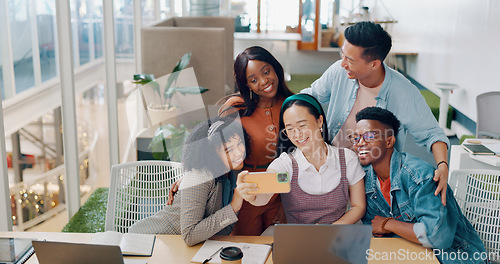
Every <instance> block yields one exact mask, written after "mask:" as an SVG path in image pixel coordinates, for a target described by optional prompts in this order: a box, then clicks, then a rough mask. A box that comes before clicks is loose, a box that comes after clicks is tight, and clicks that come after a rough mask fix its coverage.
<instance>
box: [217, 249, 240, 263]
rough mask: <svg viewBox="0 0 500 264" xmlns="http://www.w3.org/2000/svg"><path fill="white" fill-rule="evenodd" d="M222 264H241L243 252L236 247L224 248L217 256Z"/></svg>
mask: <svg viewBox="0 0 500 264" xmlns="http://www.w3.org/2000/svg"><path fill="white" fill-rule="evenodd" d="M219 256H220V259H221V260H222V264H241V259H242V258H243V252H241V249H240V248H238V247H225V248H223V249H222V251H221V252H220V254H219Z"/></svg>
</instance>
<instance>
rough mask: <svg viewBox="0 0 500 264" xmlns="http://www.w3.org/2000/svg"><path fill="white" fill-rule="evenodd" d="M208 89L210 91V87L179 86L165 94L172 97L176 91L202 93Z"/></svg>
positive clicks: (166, 96)
mask: <svg viewBox="0 0 500 264" xmlns="http://www.w3.org/2000/svg"><path fill="white" fill-rule="evenodd" d="M206 91H208V89H207V88H203V87H201V86H192V87H177V88H174V89H170V90H168V91H165V94H164V96H165V98H171V97H172V96H173V95H174V93H176V92H178V93H181V94H183V95H185V94H202V93H204V92H206Z"/></svg>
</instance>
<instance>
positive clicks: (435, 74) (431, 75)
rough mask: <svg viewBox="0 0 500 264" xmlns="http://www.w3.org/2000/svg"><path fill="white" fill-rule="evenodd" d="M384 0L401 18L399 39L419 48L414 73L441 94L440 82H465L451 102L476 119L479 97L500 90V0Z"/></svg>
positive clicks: (395, 33) (396, 33)
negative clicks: (436, 87) (437, 84)
mask: <svg viewBox="0 0 500 264" xmlns="http://www.w3.org/2000/svg"><path fill="white" fill-rule="evenodd" d="M383 3H384V4H385V5H386V7H387V9H388V10H389V12H390V13H391V14H392V16H393V17H394V18H395V19H396V20H398V21H399V22H398V23H397V24H395V25H394V26H393V28H392V35H393V37H394V42H398V41H399V42H400V43H404V45H405V46H408V47H410V48H412V49H415V50H416V51H418V56H416V58H415V59H413V60H410V61H409V62H410V63H409V69H408V71H409V74H410V76H411V77H413V78H414V79H415V80H417V81H418V82H419V83H421V84H422V85H424V86H425V87H427V88H428V89H430V90H431V91H433V92H434V93H436V94H437V95H439V94H440V92H439V91H437V89H435V87H433V85H434V83H438V82H449V83H455V84H457V85H459V86H460V89H459V90H456V91H455V92H453V94H452V95H451V96H450V104H451V105H452V106H453V107H455V108H456V109H458V110H459V111H460V112H462V113H463V114H465V115H467V116H468V117H469V118H471V119H472V120H474V121H476V101H475V98H476V96H477V95H479V94H481V93H485V92H489V91H500V81H499V79H498V77H499V76H500V65H499V62H500V1H498V0H383ZM379 8H381V7H380V6H379ZM499 103H500V102H499Z"/></svg>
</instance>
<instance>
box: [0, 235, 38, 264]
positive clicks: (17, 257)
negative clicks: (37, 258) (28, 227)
mask: <svg viewBox="0 0 500 264" xmlns="http://www.w3.org/2000/svg"><path fill="white" fill-rule="evenodd" d="M31 241H32V239H27V238H0V263H6V264H21V263H24V262H26V261H27V260H28V259H29V258H30V256H31V255H33V252H34V250H33V247H32V246H31Z"/></svg>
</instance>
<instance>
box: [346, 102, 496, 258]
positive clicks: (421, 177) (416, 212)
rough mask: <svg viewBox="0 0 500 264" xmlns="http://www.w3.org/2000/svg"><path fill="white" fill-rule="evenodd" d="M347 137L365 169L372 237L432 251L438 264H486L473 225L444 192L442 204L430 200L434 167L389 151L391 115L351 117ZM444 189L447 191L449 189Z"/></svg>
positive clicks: (394, 127) (369, 112)
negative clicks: (351, 129) (394, 238)
mask: <svg viewBox="0 0 500 264" xmlns="http://www.w3.org/2000/svg"><path fill="white" fill-rule="evenodd" d="M356 122H357V124H356V131H355V132H354V133H353V134H351V135H350V136H349V139H350V141H351V142H352V143H353V145H354V148H355V150H356V151H357V153H358V158H359V161H360V163H361V165H363V166H365V170H366V176H365V192H366V202H367V205H366V214H365V216H364V217H363V219H362V221H363V223H364V224H371V225H372V227H373V234H374V235H375V236H383V235H389V234H395V235H398V236H400V237H402V238H405V239H407V240H409V241H412V242H414V243H417V244H421V245H423V246H424V247H428V248H433V249H434V254H435V255H436V257H437V258H438V259H439V261H441V262H442V263H485V262H486V258H487V255H486V253H485V252H486V251H485V248H484V245H483V243H482V242H481V239H480V238H479V236H478V235H477V233H476V231H475V230H474V228H473V227H472V225H471V224H470V223H469V221H467V219H466V218H465V216H464V215H463V214H462V212H461V211H460V208H459V207H458V204H457V202H456V200H455V198H454V197H453V192H452V191H451V190H449V191H448V192H447V195H448V197H447V201H448V202H447V204H446V206H443V205H442V204H441V203H440V202H439V199H440V198H439V197H438V196H435V195H433V193H434V190H435V189H436V183H434V181H433V180H432V177H433V173H434V168H433V167H432V166H431V165H430V164H428V163H426V162H425V161H423V160H421V159H419V158H417V157H414V156H411V155H409V154H405V153H400V152H399V151H397V150H396V149H395V148H394V144H395V143H396V137H397V132H398V130H399V126H400V123H399V121H398V119H397V118H396V117H395V116H394V114H392V113H391V112H390V111H388V110H386V109H382V108H379V107H368V108H365V109H363V110H361V111H359V112H358V113H357V114H356ZM448 188H449V187H448Z"/></svg>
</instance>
